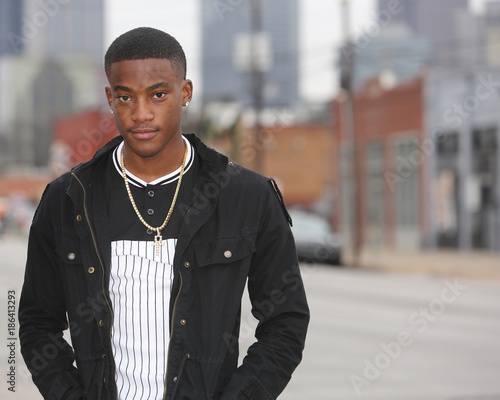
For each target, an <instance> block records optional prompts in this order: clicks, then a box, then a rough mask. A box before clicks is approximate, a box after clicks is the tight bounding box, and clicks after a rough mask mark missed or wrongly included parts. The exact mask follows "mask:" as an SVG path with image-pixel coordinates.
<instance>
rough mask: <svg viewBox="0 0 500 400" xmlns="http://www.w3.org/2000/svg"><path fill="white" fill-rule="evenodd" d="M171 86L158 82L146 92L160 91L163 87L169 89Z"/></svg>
mask: <svg viewBox="0 0 500 400" xmlns="http://www.w3.org/2000/svg"><path fill="white" fill-rule="evenodd" d="M169 86H170V85H169V84H168V82H158V83H155V84H154V85H151V86H150V87H148V88H147V89H146V90H155V89H158V88H161V87H165V88H168V87H169Z"/></svg>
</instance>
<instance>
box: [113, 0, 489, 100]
mask: <svg viewBox="0 0 500 400" xmlns="http://www.w3.org/2000/svg"><path fill="white" fill-rule="evenodd" d="M200 1H202V0H184V1H183V2H182V3H179V2H174V1H161V0H143V1H141V2H140V3H138V2H137V1H134V0H107V3H106V16H105V44H104V48H105V49H106V48H107V47H108V46H109V44H110V43H111V42H112V41H113V39H115V38H116V37H117V36H119V35H120V34H122V33H124V32H126V31H127V30H129V29H132V28H135V27H138V26H151V27H154V28H157V29H161V30H164V31H166V32H168V33H170V34H171V35H173V36H175V37H176V38H177V39H178V40H179V42H180V43H181V45H182V46H183V47H184V50H185V52H186V57H187V60H188V75H189V78H190V79H191V80H193V83H194V87H195V101H196V100H197V99H201V97H197V91H201V87H202V83H201V51H200V16H199V10H200V7H199V2H200ZM205 1H211V0H205ZM488 1H489V0H469V4H470V6H471V8H472V9H473V10H474V11H475V12H480V11H481V10H482V8H483V7H484V4H486V3H487V2H488ZM211 2H212V1H211ZM212 3H215V2H212ZM233 3H234V4H238V1H234V2H233ZM240 3H241V4H243V0H242V1H241V2H240ZM376 3H377V1H376V0H351V4H352V11H351V17H352V30H353V33H354V35H356V34H357V33H359V32H363V30H364V29H365V28H366V26H367V25H368V24H369V23H370V22H372V21H374V20H375V21H376V20H377V17H376V14H375V9H376ZM341 4H342V0H300V1H299V51H300V61H299V81H300V82H299V85H300V86H299V93H300V96H301V97H302V98H303V99H305V100H307V101H311V102H314V103H321V102H325V101H328V100H331V99H332V97H334V95H335V93H336V91H337V89H338V75H337V72H338V71H337V68H336V66H337V64H338V57H337V54H338V52H337V49H338V47H339V46H340V44H341V41H342V20H341V15H342V13H341ZM401 4H404V0H403V1H402V2H401ZM236 7H238V6H236ZM151 10H154V12H152V11H151ZM224 17H225V18H230V17H231V13H230V12H227V13H226V14H225V15H224Z"/></svg>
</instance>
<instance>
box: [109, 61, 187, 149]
mask: <svg viewBox="0 0 500 400" xmlns="http://www.w3.org/2000/svg"><path fill="white" fill-rule="evenodd" d="M108 81H109V87H106V96H107V98H108V103H109V106H110V108H111V109H112V110H113V112H114V116H115V123H116V126H117V128H118V131H119V132H120V135H121V136H123V139H124V142H125V146H127V147H128V148H129V149H130V150H132V151H133V153H135V154H136V155H138V156H140V157H152V156H157V155H161V154H162V152H163V154H168V144H169V143H170V141H171V140H172V139H174V142H175V140H179V139H180V134H181V116H182V106H183V105H185V104H186V102H189V101H191V95H192V88H193V87H192V83H191V81H189V80H184V79H183V78H182V72H181V71H180V70H179V69H178V68H176V65H175V64H172V63H171V62H170V61H169V60H166V59H156V58H150V59H145V60H127V61H120V62H117V63H114V64H112V65H111V69H110V72H109V76H108Z"/></svg>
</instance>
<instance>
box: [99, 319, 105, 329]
mask: <svg viewBox="0 0 500 400" xmlns="http://www.w3.org/2000/svg"><path fill="white" fill-rule="evenodd" d="M99 326H100V327H101V328H102V327H103V326H104V321H103V320H102V319H101V320H100V321H99Z"/></svg>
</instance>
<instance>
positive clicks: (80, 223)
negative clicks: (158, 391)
mask: <svg viewBox="0 0 500 400" xmlns="http://www.w3.org/2000/svg"><path fill="white" fill-rule="evenodd" d="M187 137H188V139H189V140H190V142H191V143H192V144H193V146H194V147H195V150H196V152H197V154H198V155H199V157H200V160H201V163H200V164H201V167H200V169H201V171H202V172H201V177H200V178H199V179H198V181H197V182H195V188H196V189H195V192H196V196H195V198H194V199H193V202H192V203H191V204H179V205H178V206H179V207H182V208H183V210H182V211H183V214H184V223H183V226H182V228H181V231H180V232H179V236H178V242H177V246H176V252H175V260H174V273H175V278H174V283H173V289H172V295H171V301H170V330H171V336H170V348H169V358H168V366H167V376H166V377H165V381H166V383H167V391H166V394H165V399H169V400H187V399H190V400H201V399H211V400H214V399H221V400H234V399H253V400H267V399H275V398H276V397H277V396H278V395H279V394H280V393H281V391H282V390H283V389H284V387H285V386H286V384H287V383H288V381H289V379H290V376H291V374H292V372H293V370H294V369H295V367H296V366H297V365H298V363H299V362H300V360H301V356H302V350H303V347H304V341H305V335H306V330H307V325H308V322H309V311H308V307H307V303H306V298H305V293H304V288H303V284H302V279H301V276H300V272H299V269H298V263H297V259H296V252H295V245H294V241H293V238H292V234H291V232H290V228H289V226H288V220H287V217H288V213H287V212H286V209H285V208H284V205H283V201H282V198H281V194H280V193H279V190H278V188H277V186H276V184H275V183H274V181H273V180H271V179H268V178H265V177H263V176H261V175H259V174H257V173H255V172H252V171H249V170H247V169H244V168H242V167H240V166H238V165H235V164H232V163H228V161H227V158H226V157H224V156H222V155H221V154H219V153H217V152H215V151H214V150H212V149H210V148H208V147H206V146H205V145H204V144H203V143H202V142H201V141H200V140H199V139H198V138H197V137H196V136H195V135H187ZM121 140H122V139H121V138H120V137H118V138H115V139H113V140H112V141H111V142H110V143H108V144H107V145H106V146H105V147H103V148H102V149H100V150H99V151H98V152H97V153H96V155H95V156H94V158H93V159H92V160H91V161H89V162H87V163H85V164H81V165H79V166H77V167H75V168H74V169H73V170H72V171H71V172H68V173H67V174H64V175H62V176H61V177H59V178H58V179H56V180H55V181H53V182H51V183H50V184H49V185H48V186H47V189H46V190H45V193H44V195H43V197H42V200H41V202H40V205H39V207H38V209H37V212H36V213H35V217H34V220H33V225H32V227H31V231H30V239H29V246H28V259H27V265H26V275H25V282H24V286H23V291H22V295H21V299H20V306H19V322H20V340H21V351H22V355H23V357H24V359H25V361H26V364H27V365H28V368H29V370H30V371H31V373H32V376H33V380H34V382H35V384H36V385H37V386H38V388H39V390H40V392H41V393H42V395H43V397H44V398H45V399H49V400H56V399H68V400H72V399H77V398H79V397H84V398H85V399H89V400H98V399H103V400H104V399H116V398H117V394H116V384H115V365H114V361H113V355H112V350H111V327H112V324H113V305H112V304H111V303H110V300H109V292H108V285H109V274H110V263H111V254H110V245H109V243H110V239H109V235H110V233H109V226H110V223H111V222H110V221H108V219H107V218H108V216H107V211H106V210H107V206H106V204H107V203H106V201H107V200H106V198H104V197H105V195H104V193H106V191H105V188H104V184H105V183H104V182H105V179H104V175H105V171H106V165H107V160H108V157H109V155H110V153H111V151H112V149H114V148H115V147H116V146H117V145H118V143H119V142H120V141H121ZM228 250H229V252H228ZM247 278H248V290H249V294H250V298H251V302H252V313H253V314H254V316H255V317H256V318H257V319H258V320H259V323H258V327H257V329H256V338H257V341H256V342H255V343H254V344H253V345H252V346H251V347H250V348H249V350H248V354H247V356H246V357H245V358H244V361H243V364H242V365H241V366H239V367H237V362H238V337H239V329H240V304H241V297H242V294H243V291H244V287H245V284H246V282H247ZM68 326H69V328H70V333H71V342H72V346H73V348H72V347H71V346H70V345H69V344H68V343H67V342H66V341H65V340H64V339H63V337H62V331H63V330H65V329H67V328H68ZM73 349H74V350H73ZM75 361H76V366H75V364H74V362H75Z"/></svg>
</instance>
